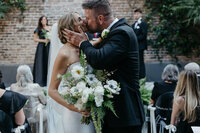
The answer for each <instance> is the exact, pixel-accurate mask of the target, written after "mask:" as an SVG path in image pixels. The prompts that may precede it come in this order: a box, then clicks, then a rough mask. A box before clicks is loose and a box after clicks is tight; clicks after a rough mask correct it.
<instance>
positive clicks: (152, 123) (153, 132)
mask: <svg viewBox="0 0 200 133" xmlns="http://www.w3.org/2000/svg"><path fill="white" fill-rule="evenodd" d="M148 109H149V110H150V129H151V133H157V131H156V120H155V110H156V108H155V107H153V104H151V105H149V106H148Z"/></svg>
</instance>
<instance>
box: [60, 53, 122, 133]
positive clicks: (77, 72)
mask: <svg viewBox="0 0 200 133" xmlns="http://www.w3.org/2000/svg"><path fill="white" fill-rule="evenodd" d="M111 74H112V72H111V73H108V72H106V71H103V70H94V69H92V68H91V67H90V66H89V65H87V63H86V60H85V56H84V55H83V52H82V51H81V56H80V64H75V65H74V66H72V68H71V69H70V71H69V72H68V73H66V74H65V75H58V78H62V79H63V82H64V87H66V88H65V89H64V90H65V91H64V92H62V93H61V94H60V95H61V96H62V97H63V98H64V99H65V100H66V102H67V103H68V104H73V105H74V106H75V107H77V108H78V109H79V110H82V109H89V110H90V111H91V116H90V117H87V118H86V117H84V116H83V118H82V120H81V122H82V123H83V124H89V123H90V120H92V121H93V123H94V126H95V129H96V132H97V133H101V127H102V121H103V117H104V116H105V113H106V111H105V110H106V109H110V110H111V111H112V112H113V113H114V114H115V115H116V117H117V114H116V113H115V110H114V107H113V103H112V101H111V99H112V98H113V95H114V94H119V91H120V90H121V89H120V87H119V84H118V83H117V82H116V81H115V80H108V76H110V75H111Z"/></svg>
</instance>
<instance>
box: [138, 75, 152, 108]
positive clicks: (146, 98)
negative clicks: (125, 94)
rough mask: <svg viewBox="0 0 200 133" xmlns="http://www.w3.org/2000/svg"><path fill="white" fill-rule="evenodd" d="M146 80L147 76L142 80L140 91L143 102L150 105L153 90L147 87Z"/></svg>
mask: <svg viewBox="0 0 200 133" xmlns="http://www.w3.org/2000/svg"><path fill="white" fill-rule="evenodd" d="M145 82H146V78H143V79H141V80H140V93H141V98H142V102H143V104H144V105H147V106H148V105H149V101H150V98H151V90H147V89H146V88H145Z"/></svg>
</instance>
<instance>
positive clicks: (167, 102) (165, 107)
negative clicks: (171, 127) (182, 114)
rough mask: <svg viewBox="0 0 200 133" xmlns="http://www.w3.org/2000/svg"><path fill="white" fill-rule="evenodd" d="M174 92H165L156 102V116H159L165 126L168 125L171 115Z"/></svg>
mask: <svg viewBox="0 0 200 133" xmlns="http://www.w3.org/2000/svg"><path fill="white" fill-rule="evenodd" d="M173 94H174V92H166V93H164V94H162V95H160V96H159V97H158V100H157V101H156V104H155V106H156V110H155V112H156V116H160V117H161V119H162V120H164V121H165V122H166V124H167V125H168V124H170V119H171V113H172V104H173V98H174V96H173Z"/></svg>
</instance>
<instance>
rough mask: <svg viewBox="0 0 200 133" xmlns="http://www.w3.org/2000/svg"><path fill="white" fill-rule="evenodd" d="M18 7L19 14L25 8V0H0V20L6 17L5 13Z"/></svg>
mask: <svg viewBox="0 0 200 133" xmlns="http://www.w3.org/2000/svg"><path fill="white" fill-rule="evenodd" d="M13 8H15V9H19V10H20V13H21V15H23V12H24V11H25V10H26V6H25V0H1V1H0V20H2V19H4V20H5V19H7V18H8V17H7V16H6V14H7V13H9V12H11V11H12V9H13Z"/></svg>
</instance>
